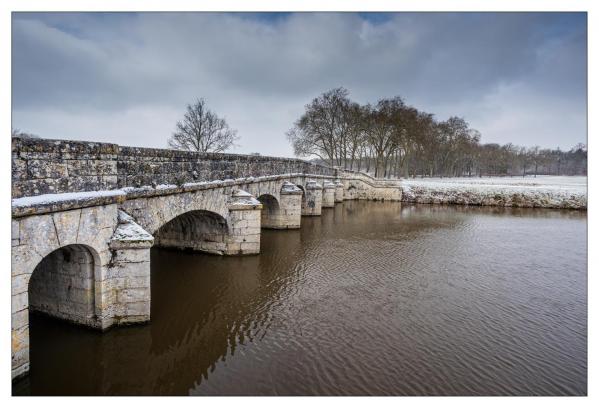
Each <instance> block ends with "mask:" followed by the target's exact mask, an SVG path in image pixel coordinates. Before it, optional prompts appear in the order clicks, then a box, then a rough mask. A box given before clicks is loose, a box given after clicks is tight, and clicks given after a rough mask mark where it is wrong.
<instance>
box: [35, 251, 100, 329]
mask: <svg viewBox="0 0 599 408" xmlns="http://www.w3.org/2000/svg"><path fill="white" fill-rule="evenodd" d="M100 271H101V261H100V255H99V254H98V252H97V251H96V250H95V249H94V248H92V247H91V246H88V245H83V244H70V245H65V246H62V247H60V248H58V249H56V250H54V251H52V252H50V253H49V254H48V255H46V256H45V257H44V258H42V260H41V261H40V262H39V263H38V264H37V266H36V267H35V269H34V270H33V272H32V274H31V276H30V279H29V285H28V299H29V302H28V303H29V310H30V311H32V312H39V313H43V314H46V315H49V316H52V317H56V318H59V319H63V320H67V321H70V322H74V323H78V324H83V325H86V326H92V327H96V326H98V321H97V306H96V298H97V296H96V279H98V278H99V276H100V275H101V273H100Z"/></svg>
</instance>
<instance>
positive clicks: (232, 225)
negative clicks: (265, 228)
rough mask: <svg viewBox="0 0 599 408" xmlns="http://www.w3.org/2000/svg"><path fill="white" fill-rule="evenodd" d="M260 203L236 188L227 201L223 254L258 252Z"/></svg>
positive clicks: (250, 253)
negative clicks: (226, 231) (226, 222)
mask: <svg viewBox="0 0 599 408" xmlns="http://www.w3.org/2000/svg"><path fill="white" fill-rule="evenodd" d="M261 210H262V204H260V202H259V201H258V200H256V199H255V198H254V197H253V196H252V195H251V194H250V193H247V192H245V191H243V190H236V191H235V192H234V193H233V194H232V196H231V202H230V203H229V219H228V224H229V234H228V235H227V236H226V237H225V249H224V251H223V255H252V254H259V253H260V220H261Z"/></svg>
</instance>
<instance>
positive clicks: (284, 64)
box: [12, 13, 587, 156]
mask: <svg viewBox="0 0 599 408" xmlns="http://www.w3.org/2000/svg"><path fill="white" fill-rule="evenodd" d="M12 36H13V37H12V94H13V111H12V120H13V127H16V128H20V129H22V130H25V131H29V132H33V133H36V134H39V135H40V136H42V137H48V138H64V139H79V140H97V141H106V142H115V143H120V144H124V145H137V146H151V147H166V141H167V139H168V137H169V136H170V134H171V133H172V131H173V130H174V126H175V122H176V121H177V120H178V119H180V118H181V116H182V114H183V112H184V110H185V105H186V104H187V103H189V102H191V101H193V100H194V99H195V98H197V97H203V98H204V99H206V101H207V103H208V105H209V106H210V107H211V108H212V109H213V110H214V111H216V112H217V113H218V114H219V115H221V116H225V117H226V119H227V121H228V122H229V124H230V125H231V126H232V127H233V128H235V129H237V130H238V132H239V135H240V136H241V140H240V142H239V147H237V148H236V149H235V151H237V152H242V153H249V152H260V153H262V154H269V155H281V156H291V155H292V149H291V147H290V145H289V143H288V142H287V140H286V138H285V132H286V131H287V130H288V129H289V128H290V127H291V126H292V124H293V122H294V121H295V120H296V119H297V118H298V117H299V116H300V115H301V113H302V112H303V110H304V105H305V104H307V103H308V102H310V100H311V99H312V98H314V97H316V96H317V95H318V94H320V93H322V92H324V91H326V90H328V89H330V88H333V87H338V86H344V87H346V88H348V89H349V90H350V92H351V97H352V98H353V99H355V100H356V101H358V102H361V103H367V102H373V103H374V102H376V100H377V99H378V98H381V97H392V96H395V95H401V96H402V97H404V98H405V99H406V101H407V103H409V104H412V105H414V106H416V107H417V108H419V109H422V110H425V111H428V112H431V113H435V114H436V116H437V118H438V119H446V118H447V117H449V116H450V115H457V116H462V117H464V118H465V119H466V120H467V121H468V122H469V123H470V124H471V126H472V127H474V128H476V129H478V130H479V131H480V132H481V133H482V138H483V139H482V140H483V142H485V143H488V142H498V143H506V142H513V143H516V144H522V145H540V146H542V147H556V146H560V147H562V148H565V149H567V148H569V147H571V146H573V145H574V144H576V143H577V142H584V141H586V114H587V111H586V90H587V71H586V66H587V22H586V14H584V13H397V14H364V13H362V14H357V13H292V14H242V13H139V14H130V13H14V14H13V21H12Z"/></svg>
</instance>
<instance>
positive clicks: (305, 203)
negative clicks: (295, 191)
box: [296, 184, 307, 214]
mask: <svg viewBox="0 0 599 408" xmlns="http://www.w3.org/2000/svg"><path fill="white" fill-rule="evenodd" d="M296 186H297V187H298V188H299V189H300V190H302V214H303V213H304V212H305V211H306V208H307V200H306V189H305V188H304V186H302V185H301V184H296Z"/></svg>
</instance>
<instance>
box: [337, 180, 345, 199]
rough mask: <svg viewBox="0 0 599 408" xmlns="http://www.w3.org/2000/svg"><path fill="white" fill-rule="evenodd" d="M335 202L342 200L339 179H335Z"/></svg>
mask: <svg viewBox="0 0 599 408" xmlns="http://www.w3.org/2000/svg"><path fill="white" fill-rule="evenodd" d="M335 202H336V203H342V202H343V183H342V182H341V180H335Z"/></svg>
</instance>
